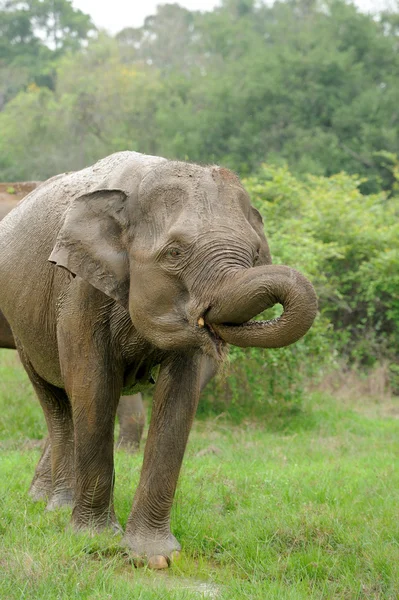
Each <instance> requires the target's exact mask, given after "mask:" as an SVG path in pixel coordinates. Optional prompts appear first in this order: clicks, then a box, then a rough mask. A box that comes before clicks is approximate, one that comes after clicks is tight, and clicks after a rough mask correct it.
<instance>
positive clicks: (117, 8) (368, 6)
mask: <svg viewBox="0 0 399 600" xmlns="http://www.w3.org/2000/svg"><path fill="white" fill-rule="evenodd" d="M393 1H394V0H355V4H357V6H359V8H361V9H362V10H363V11H364V12H369V11H372V12H376V11H377V10H378V9H379V8H380V9H382V8H385V7H387V6H388V5H389V4H390V2H393ZM175 2H176V3H177V4H180V6H184V7H185V8H188V9H190V10H201V11H206V10H212V9H213V8H214V7H215V6H216V5H218V4H219V2H218V0H130V1H129V0H111V1H110V0H72V4H73V6H74V7H75V8H80V10H82V11H83V12H85V13H87V14H89V15H91V17H92V20H93V21H94V24H95V25H96V26H97V27H100V28H101V29H107V30H108V31H109V32H111V33H117V32H118V31H120V30H121V29H123V28H124V27H140V26H141V25H142V24H143V22H144V19H145V17H147V16H149V15H153V14H155V12H156V6H157V5H158V4H168V3H169V4H173V3H175Z"/></svg>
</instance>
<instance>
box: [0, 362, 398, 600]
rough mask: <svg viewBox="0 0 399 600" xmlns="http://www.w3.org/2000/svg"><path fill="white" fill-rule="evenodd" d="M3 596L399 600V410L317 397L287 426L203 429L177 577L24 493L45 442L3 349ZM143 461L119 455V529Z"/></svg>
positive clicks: (189, 471)
mask: <svg viewBox="0 0 399 600" xmlns="http://www.w3.org/2000/svg"><path fill="white" fill-rule="evenodd" d="M0 405H1V408H0V443H1V450H2V452H1V459H0V481H1V486H0V489H1V491H0V516H1V522H0V523H1V524H0V536H1V539H0V598H1V599H2V600H9V599H10V600H11V599H17V598H27V599H29V600H31V599H40V600H45V599H68V600H70V599H75V598H79V599H86V598H87V599H90V600H94V599H98V600H100V599H101V600H103V599H107V598H112V599H113V600H119V599H129V600H131V599H138V598H142V599H145V600H151V599H153V598H157V599H158V598H161V599H165V600H168V599H176V600H183V599H196V598H212V599H220V600H222V599H223V600H224V599H226V600H232V599H245V598H248V599H254V600H257V599H259V600H265V599H267V600H270V599H284V600H285V599H287V600H288V599H289V600H299V599H301V600H302V599H303V600H305V599H306V600H308V599H316V598H317V599H321V598H325V599H336V598H342V599H348V600H354V599H383V598H384V599H388V598H389V599H392V600H397V599H398V598H399V518H398V517H399V502H398V500H399V468H398V453H399V419H398V416H399V403H398V402H396V403H395V401H390V402H385V403H384V404H383V405H382V404H379V403H378V402H372V401H371V400H367V401H365V400H362V398H354V399H353V400H352V401H348V400H345V401H343V400H339V399H337V398H331V397H328V396H323V395H321V394H313V395H311V396H310V397H309V398H308V400H307V401H306V403H305V404H304V405H303V407H302V409H301V410H299V411H296V413H287V414H286V415H285V418H281V415H280V416H279V417H276V415H275V414H272V413H270V414H268V413H265V418H264V419H263V420H262V421H260V420H258V421H257V422H255V423H254V422H245V423H243V424H241V425H240V426H237V425H234V426H232V425H231V424H229V421H228V417H226V416H222V417H220V418H217V417H215V418H214V419H207V420H197V421H196V423H195V426H194V428H193V431H192V434H191V436H190V441H189V445H188V448H187V453H186V458H185V461H184V465H183V469H182V473H181V477H180V483H179V487H178V491H177V496H176V500H175V505H174V510H173V516H172V528H173V531H174V533H175V535H176V536H177V537H178V539H179V540H180V542H181V544H182V546H183V553H182V556H181V557H180V559H179V561H177V562H176V563H175V564H174V565H173V567H172V568H171V569H169V570H168V571H166V572H152V571H150V570H148V569H135V568H134V566H133V565H132V564H131V562H130V561H129V558H128V556H126V555H124V554H123V553H122V552H121V551H120V550H119V548H118V540H119V538H118V537H112V536H110V535H101V536H96V537H92V538H90V537H88V536H86V535H82V534H79V535H77V534H75V533H73V532H72V531H71V530H70V529H69V528H68V522H69V518H70V514H69V511H68V510H62V511H57V512H53V513H46V512H45V510H44V503H37V504H35V503H33V502H32V501H31V500H30V499H29V497H28V495H27V490H28V487H29V483H30V480H31V478H32V475H33V472H34V467H35V463H36V461H37V460H38V457H39V454H40V442H39V441H38V440H39V439H40V438H43V436H44V435H45V427H44V422H43V417H42V414H41V411H40V408H39V405H38V402H37V401H36V400H35V399H34V397H33V393H32V391H31V389H30V386H29V383H28V382H27V379H26V377H25V375H24V373H23V372H22V369H21V367H20V366H19V365H18V362H17V360H16V357H15V355H14V353H13V352H10V351H0ZM141 461H142V453H140V454H139V455H136V456H131V455H128V454H126V453H124V452H122V451H118V452H117V455H116V490H115V504H116V512H117V515H118V517H119V519H120V521H121V523H122V524H123V525H124V524H125V523H126V519H127V516H128V513H129V510H130V506H131V502H132V497H133V491H134V489H135V486H136V484H137V481H138V477H139V471H140V466H141Z"/></svg>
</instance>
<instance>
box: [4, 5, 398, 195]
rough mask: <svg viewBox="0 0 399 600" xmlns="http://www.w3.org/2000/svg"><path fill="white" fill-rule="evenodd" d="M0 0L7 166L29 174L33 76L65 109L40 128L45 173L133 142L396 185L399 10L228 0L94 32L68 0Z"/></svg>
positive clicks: (203, 158) (253, 165)
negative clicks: (93, 35)
mask: <svg viewBox="0 0 399 600" xmlns="http://www.w3.org/2000/svg"><path fill="white" fill-rule="evenodd" d="M1 6H2V11H1V13H0V14H1V17H2V19H0V23H1V25H0V27H1V28H2V29H1V31H2V33H3V39H4V43H3V45H1V42H0V61H1V64H0V69H2V70H3V71H4V75H5V76H4V77H3V80H4V82H5V83H4V86H5V88H4V90H3V92H2V91H1V89H0V93H1V95H2V97H3V98H5V106H4V108H3V112H2V122H1V128H2V131H3V128H4V122H6V123H7V129H6V136H5V137H4V139H3V150H2V155H1V157H0V179H6V178H9V176H10V174H13V176H14V177H16V178H19V179H20V178H23V177H28V178H32V177H33V173H32V174H31V175H29V173H30V170H31V169H32V168H33V166H32V163H31V161H30V159H29V153H32V152H33V150H32V149H33V148H34V147H35V146H33V145H32V134H33V131H32V129H34V128H35V124H34V122H35V120H36V119H37V112H36V111H35V103H33V105H32V104H31V103H30V100H29V98H25V95H27V96H29V94H30V89H31V88H30V87H29V86H30V85H31V84H35V85H36V86H38V87H48V88H50V89H51V90H52V91H53V92H54V94H53V98H52V104H53V106H52V108H51V110H52V111H53V112H54V113H56V114H57V118H55V119H54V120H51V119H50V121H49V122H48V124H47V127H45V128H42V130H41V137H40V143H41V156H42V157H43V160H42V163H41V164H36V165H35V168H36V169H37V170H36V171H35V177H38V178H44V177H46V176H47V175H48V173H49V171H51V170H52V172H51V173H50V174H52V175H53V174H55V173H56V172H58V170H62V171H63V170H67V169H71V168H81V167H83V166H85V165H87V164H88V162H89V161H90V160H91V159H92V157H95V158H97V157H99V156H103V155H105V154H108V153H110V152H113V151H114V150H115V149H120V148H132V149H135V150H139V151H143V152H150V153H157V154H161V155H164V156H167V157H171V158H181V159H189V160H193V161H199V162H205V163H209V162H217V163H222V164H224V165H226V166H230V167H232V168H233V169H236V170H237V171H238V172H239V173H240V174H241V175H244V174H247V175H249V174H250V173H253V172H254V171H255V170H256V169H257V168H258V167H259V165H260V164H261V163H263V162H264V161H267V162H268V163H279V164H283V163H284V162H285V161H286V162H288V164H289V165H290V168H291V169H292V170H293V172H295V173H299V174H302V175H303V174H307V173H312V174H315V175H325V176H329V175H331V174H334V173H338V172H340V171H347V172H349V173H358V174H360V176H361V177H366V178H367V181H366V180H364V181H363V183H362V191H363V192H364V193H370V192H376V191H378V190H380V189H381V188H383V189H388V190H392V189H393V188H394V186H395V185H397V180H396V179H395V177H394V175H393V173H392V169H390V168H387V163H389V158H388V157H389V156H392V155H394V154H395V153H397V151H398V147H399V119H398V111H397V98H398V97H399V83H398V78H397V77H396V73H397V72H398V68H399V53H398V48H399V46H398V43H397V36H398V29H397V26H396V22H397V12H392V13H387V12H385V13H384V14H383V15H381V18H380V19H376V18H372V17H371V16H370V15H365V14H362V13H360V12H359V11H358V10H357V9H356V7H354V6H353V5H352V4H348V3H347V2H345V1H344V0H328V1H327V2H323V3H322V2H318V1H316V0H315V1H313V2H309V1H308V0H287V1H286V2H275V3H274V4H273V5H272V6H266V5H265V4H263V3H256V2H254V1H252V0H245V1H243V0H240V1H238V0H228V1H227V0H225V1H224V2H223V3H222V5H221V6H219V7H217V8H215V9H214V10H213V11H212V12H208V13H200V12H195V11H189V10H187V9H185V8H182V7H180V6H179V5H178V4H166V5H161V6H160V7H158V9H157V12H156V14H155V15H153V16H151V17H148V18H147V19H146V21H145V23H144V25H143V26H142V27H140V28H136V29H135V28H131V27H127V28H126V29H124V30H122V31H121V32H120V33H119V34H118V35H117V36H116V37H115V39H112V40H111V39H110V38H109V37H107V36H106V35H102V36H100V38H99V39H98V40H96V41H94V42H93V43H90V42H89V43H88V45H87V44H83V42H85V41H86V40H87V39H89V38H88V36H89V34H90V31H91V29H92V25H91V23H90V21H89V19H88V17H87V16H86V15H83V14H82V13H80V11H76V10H73V9H72V7H71V3H70V2H69V0H57V2H55V3H54V2H53V1H51V2H50V1H49V0H40V1H39V0H35V1H33V0H32V1H29V2H16V1H11V0H8V1H6V2H4V1H3V4H2V5H1ZM39 30H40V32H41V33H42V35H43V36H44V38H43V37H39V36H38V31H39ZM67 50H69V51H70V55H69V56H68V58H67V59H65V58H62V56H63V55H65V52H66V51H67ZM75 72H76V75H77V77H76V81H75V80H74V78H73V74H74V73H75ZM75 84H76V85H75ZM103 88H104V89H103ZM18 90H22V91H21V96H22V97H21V98H20V99H19V100H18V102H19V104H20V105H21V106H23V110H24V125H25V126H24V128H23V131H19V130H20V129H21V127H20V123H21V120H20V114H19V113H18V111H16V110H15V106H14V105H13V104H12V98H13V97H14V96H15V94H16V92H17V91H18ZM0 108H1V107H0ZM46 109H47V104H46V103H44V105H43V110H46ZM59 120H60V121H61V124H60V125H58V121H59ZM63 125H65V126H64V127H63ZM14 136H15V137H16V147H17V150H14ZM2 137H3V136H2ZM19 142H20V145H24V146H26V153H25V156H23V157H22V160H21V156H20V152H19V149H20V146H18V144H19ZM59 148H62V156H61V159H62V157H64V160H63V161H62V160H60V161H59V160H55V161H54V160H53V159H52V157H53V155H54V154H55V155H57V154H59ZM9 153H10V155H9ZM61 162H63V164H62V165H60V163H61ZM59 165H60V166H59Z"/></svg>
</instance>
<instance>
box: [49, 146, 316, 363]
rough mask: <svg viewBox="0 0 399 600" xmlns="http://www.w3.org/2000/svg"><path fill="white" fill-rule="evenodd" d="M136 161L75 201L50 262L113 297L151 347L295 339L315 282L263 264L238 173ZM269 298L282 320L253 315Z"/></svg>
mask: <svg viewBox="0 0 399 600" xmlns="http://www.w3.org/2000/svg"><path fill="white" fill-rule="evenodd" d="M136 157H137V158H136V160H135V162H134V164H129V165H126V162H124V163H123V165H122V166H121V167H120V168H118V165H116V168H114V169H113V170H112V174H111V175H110V176H109V177H108V179H107V180H106V181H104V183H103V184H102V185H100V186H96V188H95V189H93V190H90V191H89V192H88V193H86V194H84V195H83V196H79V197H77V198H76V199H75V200H74V202H73V203H72V205H71V207H70V209H69V210H68V212H67V214H66V218H65V221H64V224H63V227H62V229H61V231H60V234H59V236H58V240H57V244H56V246H55V248H54V251H53V253H52V255H51V257H50V260H51V261H53V262H55V263H57V264H59V265H60V266H63V267H66V268H67V269H69V270H70V271H71V272H72V273H74V274H77V275H79V276H81V277H82V278H83V279H86V280H87V281H89V282H90V283H91V284H92V285H93V286H94V287H96V288H98V289H100V290H102V291H103V292H105V293H106V294H107V295H108V296H110V297H111V298H113V299H115V300H116V301H117V302H119V303H120V304H122V305H123V306H124V307H125V308H126V309H127V310H129V312H130V315H131V319H132V322H133V324H134V326H135V328H136V329H137V331H138V332H139V333H140V334H141V335H142V336H143V337H144V338H145V339H147V340H148V341H149V342H151V343H152V344H154V345H155V346H157V347H158V348H162V349H166V350H181V349H186V348H187V349H188V348H192V349H198V348H199V349H202V350H203V351H204V352H205V353H207V354H209V355H211V356H213V357H214V358H216V359H217V358H220V357H221V356H222V355H223V348H224V346H225V344H226V342H227V343H232V344H235V345H237V346H242V347H245V346H259V347H265V348H266V347H281V346H285V345H288V344H291V343H293V342H294V341H296V340H297V339H299V338H300V337H301V336H302V335H304V334H305V333H306V331H307V330H308V329H309V327H310V326H311V324H312V322H313V319H314V317H315V314H316V310H317V301H316V296H315V293H314V290H313V287H312V286H311V284H310V283H309V282H308V281H307V279H305V278H304V277H303V276H302V275H301V274H299V273H298V272H297V271H295V270H294V269H291V268H289V267H285V266H281V265H279V266H272V265H271V258H270V252H269V248H268V245H267V241H266V239H265V236H264V232H263V224H262V219H261V217H260V215H259V213H258V212H257V211H256V210H255V209H254V208H253V207H252V206H251V203H250V200H249V197H248V194H247V193H246V191H245V190H244V188H243V186H242V185H241V183H240V181H239V179H238V178H237V177H236V176H235V175H234V174H233V173H232V172H231V171H229V170H227V169H223V168H220V167H217V166H209V167H203V166H199V165H194V164H188V163H181V162H173V161H168V160H165V159H161V158H157V157H149V156H144V155H139V154H137V155H136ZM276 303H281V304H282V305H283V306H284V312H283V314H282V315H281V317H280V318H278V319H275V320H272V321H251V319H252V317H254V316H255V315H257V314H259V313H260V312H262V311H263V310H265V309H266V308H268V307H271V306H273V305H274V304H276Z"/></svg>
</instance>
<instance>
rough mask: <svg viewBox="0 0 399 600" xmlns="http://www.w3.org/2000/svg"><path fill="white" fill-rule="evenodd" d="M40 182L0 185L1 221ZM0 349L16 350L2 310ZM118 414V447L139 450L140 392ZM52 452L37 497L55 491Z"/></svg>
mask: <svg viewBox="0 0 399 600" xmlns="http://www.w3.org/2000/svg"><path fill="white" fill-rule="evenodd" d="M40 183H41V182H39V181H23V182H18V183H3V184H0V221H1V219H2V218H3V217H5V216H6V214H8V213H9V212H10V211H11V210H12V209H13V208H15V207H16V206H17V204H18V202H19V201H20V200H22V198H24V197H25V196H26V195H27V194H28V193H29V192H31V191H32V190H34V189H36V188H37V187H38V186H39V185H40ZM10 189H12V190H13V193H10V192H9V191H7V190H10ZM0 348H9V349H12V350H15V349H16V346H15V341H14V337H13V335H12V331H11V328H10V326H9V324H8V322H7V320H6V318H5V317H4V315H3V314H2V312H1V311H0ZM117 417H118V421H119V436H118V440H117V443H116V445H117V447H118V448H124V449H126V450H130V451H135V450H138V448H139V447H140V441H141V437H142V435H143V430H144V426H145V410H144V405H143V399H142V395H141V394H140V393H138V394H132V395H130V396H121V398H120V400H119V404H118V408H117ZM50 454H51V453H50V448H49V443H48V441H47V440H46V442H45V450H44V452H43V456H44V457H45V459H43V460H41V461H40V463H39V466H38V467H39V470H38V472H37V473H36V474H35V477H34V479H33V482H32V484H31V487H30V495H31V496H32V497H33V498H34V499H36V500H41V499H43V498H46V497H47V496H48V495H49V494H50V493H51V464H50ZM39 474H40V476H39Z"/></svg>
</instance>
